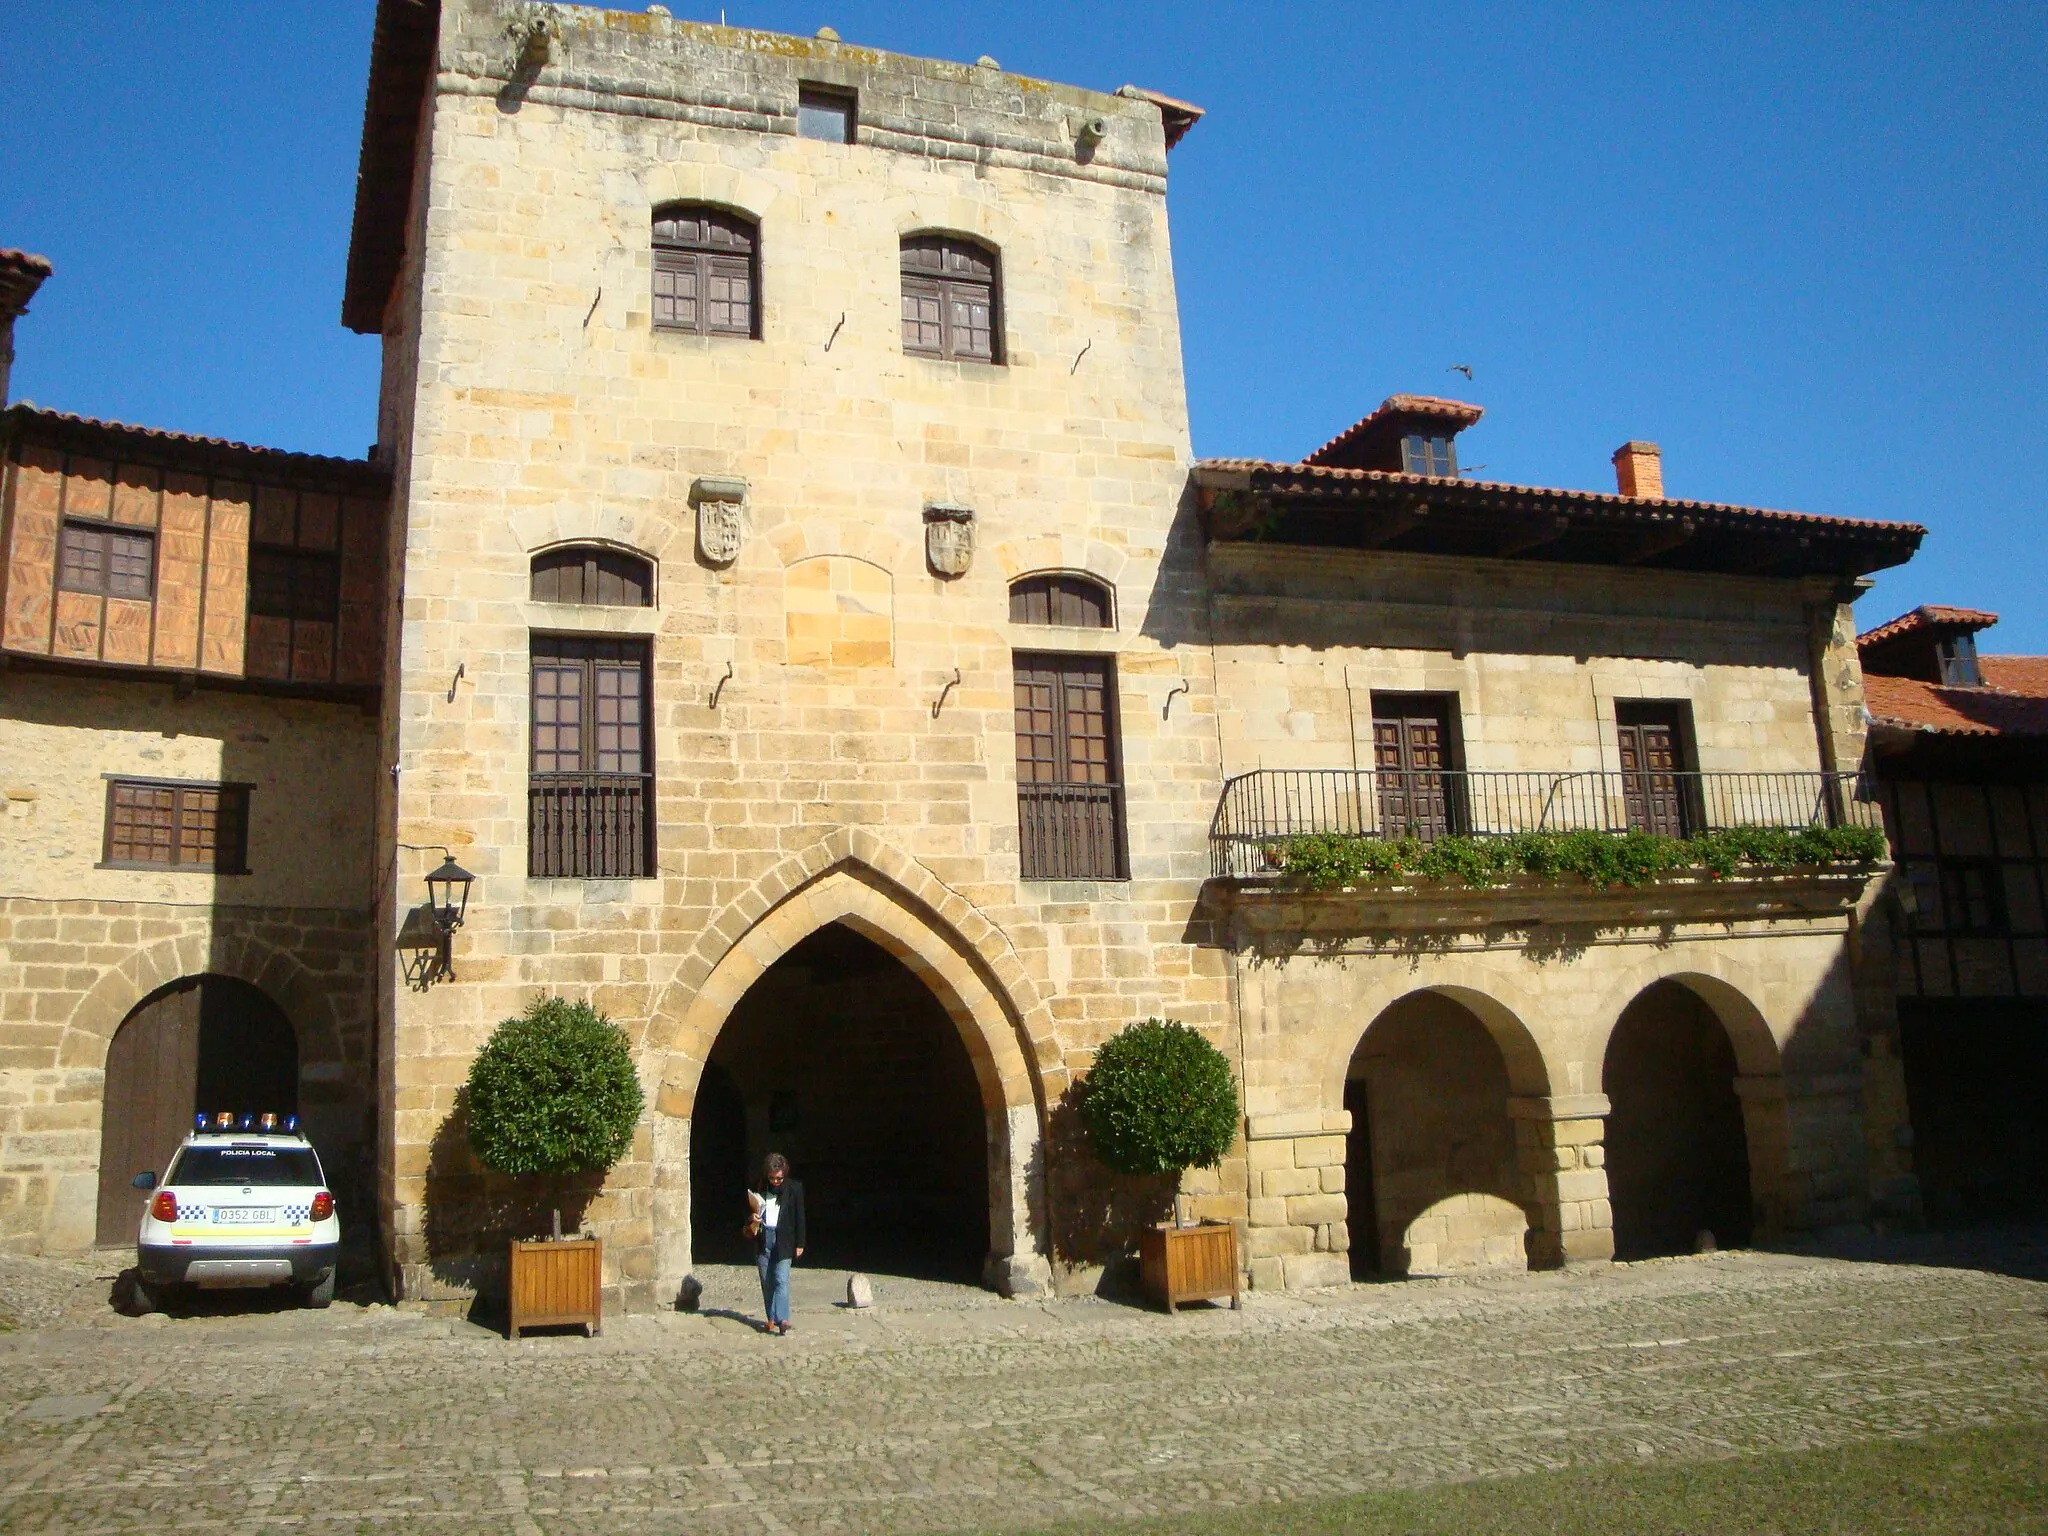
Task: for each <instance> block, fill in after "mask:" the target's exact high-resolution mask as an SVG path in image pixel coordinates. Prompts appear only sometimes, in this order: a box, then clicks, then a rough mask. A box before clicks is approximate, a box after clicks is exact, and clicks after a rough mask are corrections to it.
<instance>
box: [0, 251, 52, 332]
mask: <svg viewBox="0 0 2048 1536" xmlns="http://www.w3.org/2000/svg"><path fill="white" fill-rule="evenodd" d="M50 270H51V269H50V258H49V257H47V256H37V255H35V254H34V253H33V252H30V251H14V250H0V316H6V315H19V314H22V313H23V312H25V311H26V310H27V309H28V301H29V300H30V299H32V298H34V297H35V296H36V290H37V289H38V288H40V287H42V286H43V279H44V278H46V277H48V276H49V275H50Z"/></svg>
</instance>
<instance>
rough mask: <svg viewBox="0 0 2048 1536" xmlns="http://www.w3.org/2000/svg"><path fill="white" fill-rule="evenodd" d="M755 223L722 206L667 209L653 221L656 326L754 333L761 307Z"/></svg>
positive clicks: (700, 331) (727, 333) (714, 332)
mask: <svg viewBox="0 0 2048 1536" xmlns="http://www.w3.org/2000/svg"><path fill="white" fill-rule="evenodd" d="M756 244H757V238H756V235H755V230H754V225H753V224H752V223H751V222H750V221H749V220H747V219H744V218H742V217H740V215H738V214H736V213H727V212H725V211H724V210H722V209H718V208H671V209H664V210H662V211H661V212H660V213H658V214H657V215H656V216H655V220H654V328H655V329H656V330H658V331H687V332H690V333H691V334H693V335H698V336H749V337H751V336H754V335H757V334H759V332H758V330H757V327H756V317H757V315H758V312H759V309H760V305H759V302H758V295H757V293H756V288H757V285H758V272H759V268H758V267H757V265H756V263H755V256H756V250H755V247H756Z"/></svg>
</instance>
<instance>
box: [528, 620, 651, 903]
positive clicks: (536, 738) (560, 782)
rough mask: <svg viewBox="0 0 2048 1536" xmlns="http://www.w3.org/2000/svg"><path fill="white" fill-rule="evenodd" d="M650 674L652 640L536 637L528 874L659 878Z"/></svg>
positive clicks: (604, 877) (593, 877) (534, 641)
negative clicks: (656, 873)
mask: <svg viewBox="0 0 2048 1536" xmlns="http://www.w3.org/2000/svg"><path fill="white" fill-rule="evenodd" d="M648 673H649V667H648V653H647V642H646V641H644V640H627V639H617V640H614V639H597V638H592V637H582V636H576V637H568V636H555V635H536V636H534V639H533V698H532V704H533V723H532V742H533V751H532V772H531V777H530V779H529V784H528V791H527V857H526V867H527V873H528V874H530V875H538V876H566V877H578V876H580V877H582V878H585V879H629V878H632V877H636V876H641V875H647V874H651V873H652V872H653V869H654V774H653V771H652V769H653V760H652V754H651V753H650V751H649V740H648V734H647V715H648V704H649V700H648V694H647V689H648Z"/></svg>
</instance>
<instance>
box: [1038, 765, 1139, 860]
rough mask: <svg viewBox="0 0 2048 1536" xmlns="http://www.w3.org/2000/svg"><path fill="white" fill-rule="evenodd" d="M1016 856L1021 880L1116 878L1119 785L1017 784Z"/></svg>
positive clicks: (1120, 856) (1120, 841) (1120, 847)
mask: <svg viewBox="0 0 2048 1536" xmlns="http://www.w3.org/2000/svg"><path fill="white" fill-rule="evenodd" d="M1017 823H1018V826H1017V831H1018V840H1019V847H1018V854H1019V861H1020V864H1021V866H1022V873H1023V876H1024V878H1025V879H1026V880H1122V879H1124V878H1125V877H1126V875H1127V874H1128V870H1127V867H1126V862H1125V858H1124V789H1123V786H1122V785H1121V784H1033V783H1028V782H1027V783H1022V784H1019V785H1018V786H1017Z"/></svg>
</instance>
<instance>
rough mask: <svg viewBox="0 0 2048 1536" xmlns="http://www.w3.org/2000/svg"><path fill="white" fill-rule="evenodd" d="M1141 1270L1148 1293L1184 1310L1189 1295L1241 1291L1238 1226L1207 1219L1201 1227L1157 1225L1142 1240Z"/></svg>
mask: <svg viewBox="0 0 2048 1536" xmlns="http://www.w3.org/2000/svg"><path fill="white" fill-rule="evenodd" d="M1138 1271H1139V1274H1140V1275H1141V1277H1142V1278H1143V1280H1144V1285H1145V1294H1146V1295H1148V1296H1150V1297H1152V1298H1153V1300H1155V1301H1163V1302H1165V1303H1166V1310H1167V1311H1169V1312H1178V1311H1179V1310H1180V1304H1181V1303H1182V1302H1184V1301H1219V1300H1221V1299H1222V1298H1223V1297H1225V1296H1228V1297H1229V1298H1230V1304H1231V1305H1232V1306H1233V1307H1237V1306H1242V1305H1243V1301H1242V1298H1241V1297H1240V1296H1239V1294H1238V1274H1237V1228H1236V1226H1235V1225H1233V1224H1232V1223H1230V1222H1227V1221H1205V1222H1203V1223H1202V1224H1201V1225H1200V1226H1198V1227H1173V1226H1159V1227H1153V1228H1151V1229H1150V1230H1148V1231H1147V1232H1145V1233H1144V1234H1143V1235H1142V1236H1141V1237H1140V1238H1139V1240H1138Z"/></svg>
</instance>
